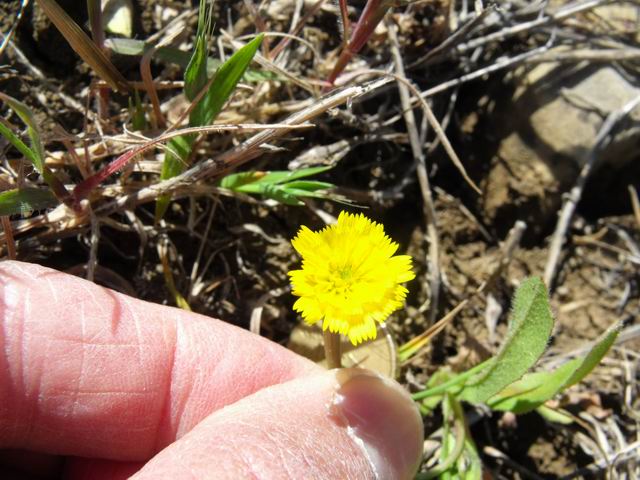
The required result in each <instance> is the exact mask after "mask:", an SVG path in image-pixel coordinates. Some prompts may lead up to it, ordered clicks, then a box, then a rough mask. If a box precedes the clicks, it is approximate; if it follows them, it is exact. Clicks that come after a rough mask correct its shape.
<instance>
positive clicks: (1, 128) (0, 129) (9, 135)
mask: <svg viewBox="0 0 640 480" xmlns="http://www.w3.org/2000/svg"><path fill="white" fill-rule="evenodd" d="M0 135H2V136H3V137H4V138H6V139H7V140H8V141H9V143H11V145H13V146H14V147H15V148H16V149H17V150H18V151H19V152H20V153H21V154H22V155H24V156H25V158H26V159H27V160H29V161H30V162H31V163H32V164H33V166H34V167H36V165H37V164H38V157H37V155H36V153H35V152H34V151H33V150H31V149H30V148H29V147H27V146H26V145H25V144H24V142H23V141H22V140H20V138H18V136H17V135H16V134H15V133H13V132H12V131H11V130H9V128H7V127H6V126H5V124H4V123H2V122H0ZM36 169H37V167H36Z"/></svg>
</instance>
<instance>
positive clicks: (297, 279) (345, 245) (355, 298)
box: [289, 212, 415, 345]
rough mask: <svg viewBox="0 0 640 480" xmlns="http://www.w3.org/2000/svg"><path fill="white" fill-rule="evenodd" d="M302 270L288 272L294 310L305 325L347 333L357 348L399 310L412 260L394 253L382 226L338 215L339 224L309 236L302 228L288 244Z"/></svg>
mask: <svg viewBox="0 0 640 480" xmlns="http://www.w3.org/2000/svg"><path fill="white" fill-rule="evenodd" d="M291 243H292V244H293V248H295V249H296V250H297V251H298V253H299V254H300V255H301V256H302V269H301V270H293V271H291V272H289V276H290V277H291V285H292V287H293V294H294V295H296V296H298V297H300V298H299V299H298V300H297V301H296V303H295V304H294V305H293V309H294V310H295V311H297V312H300V313H302V317H303V318H304V320H305V321H306V322H307V323H309V324H314V323H316V322H318V321H320V320H322V321H323V322H322V329H323V330H326V329H327V328H328V329H329V330H330V331H331V332H334V333H341V334H343V335H347V336H348V337H349V340H351V343H353V344H354V345H357V344H358V343H360V342H362V341H363V340H368V339H373V338H376V323H375V322H383V321H384V320H386V319H387V317H388V316H389V315H390V314H391V312H393V311H394V310H397V309H398V308H400V307H401V306H402V304H403V301H404V298H405V296H406V295H407V289H406V288H405V287H404V286H402V285H400V284H401V283H402V282H407V281H409V280H412V279H413V278H415V275H414V273H413V271H412V270H411V257H410V256H408V255H396V256H394V253H395V252H396V250H397V249H398V244H397V243H395V242H393V241H391V239H390V238H389V237H388V236H386V235H385V233H384V229H383V227H382V225H380V224H378V223H375V222H372V221H371V220H369V219H368V218H366V217H365V216H364V215H362V214H359V215H352V214H349V213H346V212H342V213H341V214H340V216H339V217H338V223H336V224H334V225H329V226H328V227H326V228H324V229H323V230H320V231H319V232H313V231H311V230H309V229H308V228H307V227H302V228H301V229H300V231H299V232H298V235H297V236H296V237H295V238H294V239H293V240H292V241H291Z"/></svg>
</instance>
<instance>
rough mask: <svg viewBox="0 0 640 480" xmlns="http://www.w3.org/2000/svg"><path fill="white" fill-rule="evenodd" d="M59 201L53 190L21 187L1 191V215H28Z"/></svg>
mask: <svg viewBox="0 0 640 480" xmlns="http://www.w3.org/2000/svg"><path fill="white" fill-rule="evenodd" d="M56 203H58V202H57V201H56V198H55V197H54V196H53V194H52V193H51V191H49V190H42V189H39V188H21V189H15V190H6V191H4V192H0V215H16V214H22V215H28V214H30V213H31V212H34V211H35V210H43V209H45V208H49V207H51V206H53V205H55V204H56Z"/></svg>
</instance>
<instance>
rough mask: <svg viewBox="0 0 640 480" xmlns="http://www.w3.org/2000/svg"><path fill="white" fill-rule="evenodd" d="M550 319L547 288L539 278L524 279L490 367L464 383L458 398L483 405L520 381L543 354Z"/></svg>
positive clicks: (549, 328)
mask: <svg viewBox="0 0 640 480" xmlns="http://www.w3.org/2000/svg"><path fill="white" fill-rule="evenodd" d="M552 328H553V316H552V315H551V309H550V307H549V301H548V296H547V289H546V287H545V285H544V283H543V282H542V280H541V279H540V278H537V277H532V278H528V279H526V280H524V281H523V282H522V284H521V285H520V287H519V288H518V290H517V291H516V294H515V298H514V302H513V311H512V315H511V322H510V324H509V331H508V333H507V336H506V338H505V341H504V343H503V344H502V347H501V349H500V351H499V352H498V354H497V355H496V356H495V357H494V358H493V359H492V361H491V364H490V366H489V367H488V368H487V369H485V370H484V371H483V372H482V373H481V374H480V375H479V376H478V377H477V379H472V380H471V381H470V382H468V383H467V385H466V386H465V388H464V389H463V391H462V392H461V395H460V397H461V398H462V399H463V400H467V401H469V402H472V403H481V402H486V401H487V400H488V399H489V398H491V397H492V396H494V395H495V394H497V393H498V392H500V391H501V390H503V389H504V388H505V387H506V386H507V385H509V384H511V383H513V382H514V381H516V380H518V379H519V378H521V377H522V376H523V375H524V374H525V373H526V372H527V370H529V369H530V368H531V367H532V366H533V365H534V364H535V363H536V361H537V360H538V358H540V356H541V355H542V353H543V352H544V350H545V348H546V346H547V342H548V340H549V336H550V335H551V330H552Z"/></svg>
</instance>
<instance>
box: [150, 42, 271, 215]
mask: <svg viewBox="0 0 640 480" xmlns="http://www.w3.org/2000/svg"><path fill="white" fill-rule="evenodd" d="M262 38H263V35H258V36H257V37H256V38H255V39H254V40H252V41H251V42H249V43H248V44H246V45H245V46H244V47H242V48H241V49H239V50H238V51H237V52H235V53H234V54H233V56H231V58H229V59H228V60H227V61H226V62H224V63H223V64H222V66H221V67H220V68H219V69H218V71H217V72H216V74H215V76H214V78H213V81H211V82H210V85H209V88H208V90H207V93H206V94H205V95H204V96H203V97H202V99H201V100H200V101H199V102H198V104H197V105H196V107H195V108H194V109H193V110H192V112H191V115H190V116H189V125H190V126H192V127H200V126H205V125H209V124H211V123H213V121H214V120H215V118H216V117H217V116H218V114H219V113H220V110H222V107H223V106H224V104H225V103H226V101H227V100H228V99H229V96H230V95H231V93H232V92H233V90H234V89H235V88H236V85H237V84H238V82H239V81H240V79H241V78H242V76H243V75H244V72H245V71H246V69H247V67H248V66H249V64H250V63H251V60H252V59H253V56H254V55H255V53H256V51H257V50H258V48H259V47H260V44H261V43H262ZM196 50H197V48H196ZM197 55H200V54H199V53H198V52H197V51H196V52H194V57H195V56H197ZM190 65H191V64H190ZM193 68H194V69H195V68H202V67H201V65H197V66H194V67H193ZM193 75H194V76H193V78H194V80H193V81H194V82H195V81H196V78H198V76H197V75H195V74H193ZM185 81H186V80H185ZM198 91H199V90H198ZM196 94H197V92H196ZM191 143H192V141H191ZM190 146H191V145H190ZM190 152H191V148H189V152H188V153H189V154H190ZM189 154H187V155H184V156H182V155H181V157H180V158H177V157H176V156H175V155H169V154H166V155H165V159H164V162H163V165H162V173H161V174H160V179H161V180H167V179H169V178H172V177H174V176H176V175H179V174H180V173H182V172H183V171H184V169H185V166H186V160H187V159H188V157H189ZM168 205H169V197H168V196H166V195H163V196H161V197H159V198H158V201H157V203H156V219H160V218H162V217H163V216H164V213H165V212H166V210H167V207H168Z"/></svg>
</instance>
